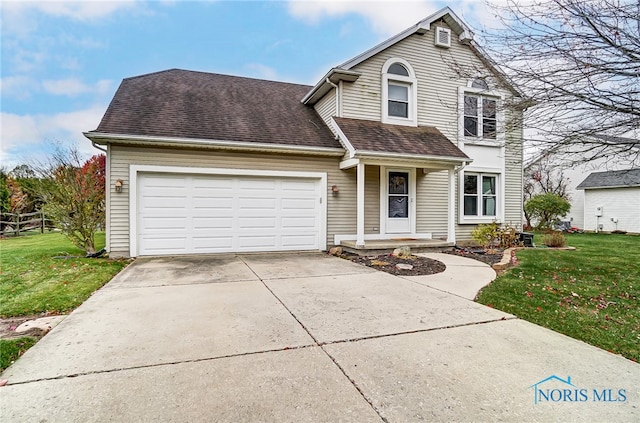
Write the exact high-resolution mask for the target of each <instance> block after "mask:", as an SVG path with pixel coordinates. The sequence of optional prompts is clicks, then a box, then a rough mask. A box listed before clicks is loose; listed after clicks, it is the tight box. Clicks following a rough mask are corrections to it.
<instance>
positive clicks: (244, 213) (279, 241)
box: [136, 173, 322, 255]
mask: <svg viewBox="0 0 640 423" xmlns="http://www.w3.org/2000/svg"><path fill="white" fill-rule="evenodd" d="M137 180H138V182H137V185H138V187H137V192H138V203H137V213H138V216H137V225H136V226H137V228H136V230H137V250H138V255H167V254H193V253H221V252H252V251H285V250H315V249H319V245H320V244H319V242H320V239H319V238H320V234H321V231H320V227H321V224H322V222H321V221H320V219H321V213H320V207H321V206H322V205H321V204H320V191H319V190H320V183H319V179H313V178H276V177H249V176H226V175H184V174H170V173H139V174H138V179H137Z"/></svg>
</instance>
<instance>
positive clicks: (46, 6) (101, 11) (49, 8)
mask: <svg viewBox="0 0 640 423" xmlns="http://www.w3.org/2000/svg"><path fill="white" fill-rule="evenodd" d="M136 3H139V2H137V1H135V0H111V1H104V0H83V1H78V0H75V1H57V0H40V1H33V2H31V1H29V2H26V1H22V0H13V1H12V0H8V1H7V0H3V6H2V7H3V9H4V11H5V12H9V13H10V14H12V15H13V16H15V15H18V14H23V13H25V12H27V11H29V10H37V11H39V12H42V13H45V14H47V15H51V16H59V17H66V18H70V19H73V20H78V21H91V20H96V19H101V18H104V17H106V16H109V15H111V14H113V13H114V12H116V11H118V10H121V9H127V8H132V7H135V6H136Z"/></svg>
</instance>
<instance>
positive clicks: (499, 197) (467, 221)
mask: <svg viewBox="0 0 640 423" xmlns="http://www.w3.org/2000/svg"><path fill="white" fill-rule="evenodd" d="M479 169H482V170H479ZM502 169H504V166H503V167H502ZM468 173H471V174H476V175H478V176H480V178H478V184H479V185H481V184H482V176H495V177H496V178H498V181H497V183H496V215H495V216H465V214H464V176H465V175H466V174H468ZM459 175H460V180H459V183H458V204H459V207H458V224H460V225H477V224H481V223H492V222H496V223H502V222H504V206H505V191H504V189H505V188H504V187H505V181H504V180H505V176H504V175H505V174H504V171H503V170H501V169H499V168H473V167H471V166H469V167H466V168H464V170H462V171H461V172H460V173H459ZM481 191H482V190H481V189H480V191H479V192H478V194H476V195H477V196H478V197H479V201H482V193H481ZM478 207H482V205H481V204H478Z"/></svg>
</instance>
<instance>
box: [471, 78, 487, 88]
mask: <svg viewBox="0 0 640 423" xmlns="http://www.w3.org/2000/svg"><path fill="white" fill-rule="evenodd" d="M471 88H478V89H480V90H488V89H489V85H488V84H487V81H485V80H484V79H481V78H476V79H474V80H473V82H471Z"/></svg>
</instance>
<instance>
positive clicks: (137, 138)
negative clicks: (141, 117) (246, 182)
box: [83, 132, 344, 156]
mask: <svg viewBox="0 0 640 423" xmlns="http://www.w3.org/2000/svg"><path fill="white" fill-rule="evenodd" d="M83 135H84V136H85V137H87V138H88V139H90V140H91V142H92V143H94V144H100V145H109V144H130V145H152V146H167V145H169V146H182V147H204V148H206V147H209V148H218V149H226V150H236V151H259V152H273V153H290V154H312V155H325V156H343V155H344V149H342V148H333V147H311V146H300V145H283V144H269V143H253V142H246V141H228V140H211V139H200V138H182V137H158V136H146V135H131V134H109V133H103V132H83Z"/></svg>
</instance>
